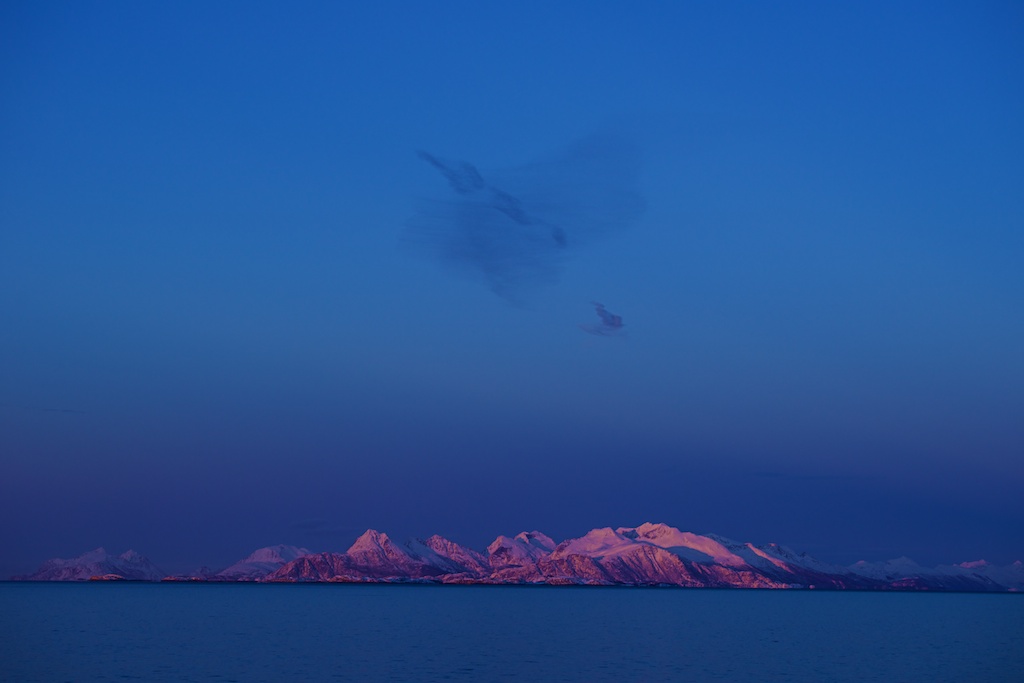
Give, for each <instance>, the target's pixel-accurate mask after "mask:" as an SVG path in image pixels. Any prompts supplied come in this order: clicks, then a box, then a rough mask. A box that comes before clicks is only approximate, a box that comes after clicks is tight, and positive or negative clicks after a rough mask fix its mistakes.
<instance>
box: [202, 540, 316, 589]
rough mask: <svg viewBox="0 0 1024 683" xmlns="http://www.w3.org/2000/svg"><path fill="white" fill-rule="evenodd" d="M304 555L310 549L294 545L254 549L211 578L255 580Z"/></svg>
mask: <svg viewBox="0 0 1024 683" xmlns="http://www.w3.org/2000/svg"><path fill="white" fill-rule="evenodd" d="M303 555H309V551H308V550H306V549H305V548H296V547H295V546H293V545H272V546H268V547H266V548H260V549H259V550H256V551H253V553H252V554H251V555H249V556H248V557H246V558H245V559H242V560H239V561H238V562H235V563H234V564H233V565H231V566H230V567H228V568H227V569H224V570H221V571H219V572H217V573H216V574H215V575H213V577H211V578H212V579H213V580H215V581H255V580H256V579H262V578H263V577H264V576H266V575H267V574H270V573H271V572H274V571H277V570H278V569H280V568H281V567H283V566H284V565H286V564H288V563H289V562H291V561H292V560H294V559H295V558H297V557H302V556H303Z"/></svg>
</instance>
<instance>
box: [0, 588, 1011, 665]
mask: <svg viewBox="0 0 1024 683" xmlns="http://www.w3.org/2000/svg"><path fill="white" fill-rule="evenodd" d="M0 679H2V680H10V681H25V682H26V683H27V682H29V681H128V680H141V681H221V682H226V681H275V682H276V681H286V680H305V681H505V680H509V681H518V680H522V681H721V680H734V681H743V680H754V681H882V680H884V681H888V682H892V681H957V682H962V681H972V682H973V681H1021V680H1024V596H1021V595H981V594H920V593H854V592H847V593H824V592H805V591H800V592H796V591H747V590H685V589H630V588H567V587H558V588H552V587H498V586H417V585H278V584H274V585H252V584H124V583H118V584H43V583H33V584H19V583H3V584H0Z"/></svg>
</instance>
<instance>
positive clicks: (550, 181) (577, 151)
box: [406, 137, 643, 300]
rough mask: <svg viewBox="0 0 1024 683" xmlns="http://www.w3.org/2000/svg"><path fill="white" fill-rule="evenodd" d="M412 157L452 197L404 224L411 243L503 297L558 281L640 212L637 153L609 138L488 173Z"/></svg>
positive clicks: (424, 205)
mask: <svg viewBox="0 0 1024 683" xmlns="http://www.w3.org/2000/svg"><path fill="white" fill-rule="evenodd" d="M417 154H418V156H419V158H420V159H422V160H423V161H425V162H426V163H427V164H429V165H430V166H432V167H434V168H435V169H436V170H437V171H438V172H439V173H440V174H441V175H442V176H443V177H444V178H445V179H446V180H447V181H448V185H449V187H450V189H451V190H452V191H453V192H454V195H455V196H449V197H448V198H445V199H437V200H433V201H423V202H420V204H419V206H418V208H417V211H416V214H415V215H414V216H413V217H412V218H411V219H410V220H409V222H408V224H407V226H406V240H407V242H408V243H410V244H413V245H415V246H417V247H419V248H421V249H423V250H425V251H426V252H427V253H429V254H431V255H432V256H434V257H435V258H437V259H438V260H440V261H441V262H443V263H446V264H448V265H450V266H453V267H456V268H457V269H459V270H462V271H464V272H466V273H468V274H470V275H472V276H475V277H482V278H483V280H484V281H485V282H486V283H487V284H488V286H489V287H490V288H491V289H492V290H493V291H494V292H495V293H497V294H498V295H499V296H502V297H504V298H506V299H509V300H516V299H518V298H520V296H521V295H522V293H523V291H524V290H525V289H526V288H528V287H531V286H534V285H537V284H548V283H551V282H554V281H556V280H557V279H558V275H559V273H560V272H561V267H562V264H563V262H564V260H565V259H566V258H567V257H568V256H569V255H570V254H571V253H572V252H573V251H574V250H575V249H577V248H580V247H582V246H584V245H586V244H587V243H589V242H590V241H592V240H593V239H595V238H597V237H599V236H601V235H602V234H605V233H608V232H612V231H616V230H619V229H621V228H623V227H625V226H627V225H629V224H630V223H631V222H632V221H633V220H635V219H636V218H637V217H638V216H639V215H640V214H641V213H642V212H643V200H642V199H641V198H640V196H639V194H638V193H637V192H636V190H635V189H634V186H635V182H636V175H637V169H638V163H637V161H636V159H637V157H638V155H637V154H636V153H635V151H634V150H633V149H632V147H631V146H630V145H628V144H625V143H623V142H622V141H621V140H618V139H614V138H611V137H593V138H590V139H587V140H584V141H582V142H579V143H576V144H574V145H572V146H570V147H569V148H568V149H567V150H566V151H565V152H563V153H562V154H560V155H558V156H556V157H554V158H553V159H550V160H545V161H539V162H536V163H532V164H528V165H525V166H521V167H518V168H513V169H508V170H504V171H494V172H487V173H484V172H481V171H480V170H479V169H478V168H477V167H476V166H475V165H473V164H470V163H468V162H465V161H451V160H447V159H443V158H441V157H438V156H435V155H433V154H431V153H429V152H424V151H419V152H417Z"/></svg>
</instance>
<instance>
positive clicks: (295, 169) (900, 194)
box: [0, 2, 1024, 574]
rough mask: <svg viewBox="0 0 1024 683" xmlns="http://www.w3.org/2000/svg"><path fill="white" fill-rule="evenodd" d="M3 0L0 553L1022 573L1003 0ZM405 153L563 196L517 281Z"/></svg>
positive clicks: (1016, 12)
mask: <svg viewBox="0 0 1024 683" xmlns="http://www.w3.org/2000/svg"><path fill="white" fill-rule="evenodd" d="M2 12H3V20H2V21H0V26H2V29H0V30H2V32H3V33H2V40H0V88H2V92H3V97H2V98H0V101H2V105H0V319H2V320H3V324H2V325H0V357H2V358H4V359H5V361H4V362H3V363H0V452H2V468H3V476H2V477H0V543H2V544H3V547H4V548H5V553H4V557H3V558H2V562H0V572H3V573H7V574H9V573H14V572H15V571H23V570H27V569H31V567H33V566H34V565H35V564H36V563H38V562H39V561H41V560H43V559H45V558H47V557H51V556H57V555H60V556H72V555H76V554H78V553H80V552H83V551H85V550H88V549H91V548H93V547H96V546H98V545H104V546H106V547H107V548H108V549H110V550H118V551H120V550H123V549H125V548H127V547H133V548H135V549H136V550H139V551H140V552H143V553H144V554H147V555H149V556H150V557H152V558H153V559H154V560H155V561H157V563H158V564H161V563H162V564H163V565H166V566H167V567H169V568H175V569H176V568H178V567H179V566H180V568H182V569H189V568H191V567H192V566H195V565H198V564H199V563H207V564H211V565H213V564H217V563H221V564H227V563H229V562H231V561H233V560H235V559H237V558H238V557H240V556H242V555H244V554H246V553H247V552H249V551H250V550H252V549H253V548H255V547H258V546H262V545H269V544H272V543H280V542H286V543H295V544H304V545H307V546H308V547H310V548H313V549H316V550H328V549H339V550H341V549H344V548H345V547H347V546H348V544H349V543H350V542H351V540H352V539H354V538H355V536H356V535H358V534H359V533H360V532H361V531H363V530H364V529H365V528H367V527H375V528H379V529H381V530H384V531H387V532H389V533H391V534H393V535H396V536H400V537H401V536H404V535H421V536H422V535H428V534H431V533H435V532H436V533H441V534H443V535H446V536H449V537H451V538H452V539H453V540H457V541H459V542H463V543H466V544H469V545H473V546H476V547H482V546H483V545H485V544H486V543H487V542H488V541H490V540H491V539H493V537H494V536H495V535H497V534H498V533H505V534H509V533H515V532H517V531H520V530H523V529H526V528H539V529H541V530H542V531H545V532H546V533H548V534H550V535H552V536H553V537H556V538H558V539H561V538H564V537H569V536H574V535H580V534H582V533H584V532H585V531H587V530H589V529H590V528H592V527H595V526H606V525H611V526H619V525H629V526H632V525H636V524H639V523H641V522H643V521H648V520H650V521H665V522H668V523H670V524H673V525H675V526H679V527H681V528H683V529H686V530H692V531H697V532H707V531H711V532H716V533H720V534H722V535H725V536H730V537H734V538H738V539H741V540H751V541H755V542H768V541H776V542H781V543H786V544H789V545H792V546H793V547H795V548H796V549H798V550H806V551H809V552H811V553H813V554H816V555H818V556H819V557H821V558H822V559H824V560H827V561H835V562H853V561H855V560H858V559H884V558H888V557H895V556H898V555H902V554H907V555H910V556H911V557H913V558H915V559H917V560H918V561H921V562H923V563H932V564H935V563H939V562H954V561H963V560H970V559H977V558H978V557H985V558H986V559H989V560H992V561H999V562H1005V561H1011V560H1014V559H1019V558H1021V556H1022V552H1021V549H1022V548H1024V504H1022V503H1021V502H1020V500H1019V498H1020V496H1019V491H1020V490H1021V489H1022V487H1024V420H1022V419H1021V415H1022V414H1024V353H1021V349H1024V268H1021V267H1020V264H1021V263H1022V262H1024V231H1022V227H1024V200H1022V197H1024V194H1022V193H1021V188H1022V187H1024V161H1022V160H1024V133H1022V131H1024V127H1022V126H1021V125H1020V122H1021V121H1024V88H1022V87H1021V85H1022V83H1021V76H1020V74H1021V73H1024V68H1022V67H1024V51H1022V47H1021V46H1022V43H1021V40H1020V37H1021V31H1022V30H1024V12H1022V10H1021V8H1020V6H1019V5H1017V4H1015V3H973V4H970V5H967V4H964V3H934V2H930V3H899V4H898V6H893V5H892V4H891V3H849V4H841V3H827V4H825V6H823V4H821V3H777V4H773V6H768V5H766V4H764V3H689V2H685V3H683V2H681V3H671V4H665V3H645V4H641V5H640V6H626V5H622V4H618V3H569V2H566V3H522V4H517V5H515V6H506V5H503V4H499V3H468V2H467V3H444V4H443V5H442V6H426V5H420V4H417V3H392V4H388V3H380V4H378V3H375V4H373V6H366V7H361V8H355V7H348V6H341V4H334V3H323V4H319V3H300V4H298V5H289V6H287V7H285V6H280V5H275V4H271V3H267V4H259V3H218V4H216V5H215V6H212V7H210V6H207V4H206V3H195V4H188V3H178V4H174V5H169V6H164V7H159V6H155V5H151V4H143V5H139V4H137V3H35V2H33V3H8V4H7V5H5V7H4V9H3V10H2ZM594 140H597V141H599V142H598V143H597V146H596V150H597V151H596V156H595V157H594V158H593V159H592V160H591V161H587V162H586V164H585V165H584V166H585V167H586V168H587V169H589V170H590V171H593V173H592V175H586V174H584V175H583V176H580V175H579V174H578V169H579V166H576V165H573V164H572V163H567V162H566V159H572V158H574V157H573V152H572V151H571V150H572V149H574V147H573V146H574V145H579V144H580V141H594ZM621 149H627V150H628V151H629V154H627V155H623V154H620V150H621ZM418 150H423V151H427V152H429V153H430V154H433V155H436V156H437V157H438V158H441V159H445V160H448V163H453V164H457V163H459V162H466V163H469V164H472V165H473V166H474V167H475V168H476V169H478V171H479V172H480V174H481V176H482V177H483V178H484V179H485V180H486V181H487V182H488V183H490V184H491V185H490V186H493V187H494V188H497V190H500V191H502V192H506V193H508V194H509V195H510V196H515V197H516V198H517V200H518V199H521V198H523V197H531V196H533V195H538V196H550V197H552V198H553V199H552V201H551V202H550V203H549V204H547V205H545V206H546V207H547V208H546V209H544V208H536V207H537V206H539V205H538V204H528V206H530V207H533V208H531V210H532V211H534V213H533V214H531V215H533V216H538V217H539V218H538V221H539V222H535V223H534V224H532V225H531V226H525V227H524V226H522V225H519V224H514V225H513V224H508V225H505V224H504V223H501V224H500V225H504V226H505V227H506V228H508V229H509V230H510V231H511V233H510V234H513V235H518V234H519V233H516V232H514V231H515V230H518V229H520V228H522V229H524V230H525V229H527V228H529V229H530V230H534V229H537V226H538V225H547V224H548V223H549V222H551V221H553V220H554V219H553V218H551V217H552V216H556V215H557V216H559V218H561V217H562V216H568V219H567V220H568V223H567V225H569V226H570V228H569V229H568V230H567V234H568V241H567V243H566V245H565V246H564V248H558V247H554V246H552V242H550V241H548V242H544V241H543V240H542V239H541V240H540V241H533V242H529V243H528V244H529V245H532V246H529V247H524V246H523V244H527V243H525V242H524V243H516V244H518V245H519V246H512V247H508V248H511V249H513V253H512V255H513V256H515V257H517V258H519V257H521V258H525V259H526V260H527V261H528V262H529V263H530V264H531V265H533V264H535V263H539V262H541V261H537V262H535V261H533V260H532V259H535V258H536V259H541V260H542V263H543V268H542V271H543V277H534V276H533V275H530V274H529V273H527V274H521V273H520V272H519V271H515V272H514V273H513V275H512V276H511V280H510V282H511V285H510V286H509V287H508V288H505V289H504V290H502V291H495V287H494V282H493V279H489V278H488V276H487V275H486V273H485V270H484V268H483V265H484V264H485V260H484V259H483V257H481V256H480V253H481V252H479V251H472V250H471V251H469V252H467V251H465V250H462V251H459V253H460V254H461V256H460V257H458V258H455V259H452V258H450V257H449V258H444V257H442V256H439V253H438V249H437V248H436V247H438V244H437V243H434V244H432V245H430V244H428V245H427V247H428V248H423V246H424V245H423V244H422V242H423V239H422V237H423V233H422V232H420V231H419V229H420V227H421V225H422V222H420V221H419V219H420V218H422V217H423V216H424V215H428V216H429V217H430V221H432V222H431V223H430V227H431V230H433V231H434V232H431V233H430V235H433V236H434V237H437V234H441V238H439V239H440V240H441V242H442V243H443V246H444V247H445V248H448V247H451V246H452V245H453V244H455V245H456V246H460V247H465V246H466V245H467V244H470V243H472V240H473V239H477V238H479V236H480V234H482V233H480V232H479V229H478V228H477V224H476V223H474V222H473V219H472V216H474V215H476V214H475V213H474V211H476V210H477V209H478V208H479V202H478V203H477V204H473V203H472V202H473V201H476V200H473V199H472V198H467V197H464V196H461V195H458V194H457V193H455V192H454V191H453V189H452V187H451V186H450V185H449V184H448V183H447V182H446V180H445V178H444V177H443V176H442V175H441V174H440V173H438V169H437V168H435V167H432V166H431V165H430V164H428V163H424V161H423V160H422V159H421V158H418V157H417V151H418ZM626 157H628V159H629V161H628V163H625V162H622V160H623V159H624V158H626ZM588 159H589V157H588ZM581 177H582V178H583V179H584V180H586V181H587V183H589V182H590V180H591V179H593V180H594V184H593V187H595V188H597V189H596V190H592V191H589V193H588V192H584V193H583V194H582V195H579V196H582V197H583V202H584V204H586V203H587V202H590V204H589V205H587V206H585V207H584V210H582V211H577V210H576V205H575V204H569V203H567V200H566V199H565V197H566V194H565V193H564V191H563V185H565V184H572V183H577V184H583V185H587V187H590V185H588V184H587V183H584V182H581V181H580V178H581ZM490 186H489V187H490ZM510 188H513V189H510ZM531 193H533V194H531ZM618 193H621V196H630V197H632V196H635V197H638V198H640V199H642V206H643V210H642V211H637V212H634V213H631V214H630V215H629V216H628V217H627V218H626V219H623V220H622V221H620V222H618V223H616V224H615V225H613V226H611V227H609V228H608V229H599V228H600V227H601V226H600V225H598V221H596V220H592V219H593V218H594V216H595V215H598V214H599V213H600V212H601V211H603V210H604V209H603V207H604V206H605V205H606V204H604V203H602V202H604V201H605V200H607V199H608V198H609V197H618V196H619V194H618ZM574 196H577V195H574ZM523 201H527V200H526V199H524V200H523ZM559 202H562V203H561V204H560V203H559ZM425 207H426V208H425ZM492 209H493V207H490V208H489V207H488V206H487V205H486V202H485V205H484V207H483V209H481V210H483V211H485V212H486V211H488V210H492ZM549 212H550V213H549ZM488 215H495V214H488ZM602 215H603V214H602ZM467 216H470V218H467ZM498 220H500V221H507V220H508V219H507V216H506V217H501V216H499V217H498ZM460 221H461V222H460ZM544 221H547V222H544ZM495 225H498V224H497V223H496V224H495ZM499 229H502V228H499ZM505 234H506V233H502V235H503V236H504V235H505ZM467 236H468V237H467ZM460 239H468V240H469V241H468V242H467V241H462V242H458V241H457V240H460ZM531 239H532V238H531ZM452 240H456V241H455V242H453V241H452ZM428 241H429V240H428ZM488 244H489V243H488ZM502 244H504V243H502ZM431 247H435V248H431ZM502 248H505V247H502ZM532 249H537V250H539V251H536V252H535V251H531V250H532ZM488 253H490V252H488ZM467 254H468V255H467ZM501 255H502V256H508V255H509V252H502V254H501ZM531 272H532V271H531ZM594 301H597V302H600V303H602V304H604V305H605V306H606V307H607V309H608V310H609V311H611V312H613V313H615V314H617V315H620V316H622V319H623V322H624V327H623V331H624V332H625V334H622V335H619V334H616V335H610V336H597V335H590V334H587V333H586V332H585V330H584V329H582V328H581V326H592V325H595V324H597V323H598V322H599V321H598V318H597V316H596V315H595V312H594V309H593V306H592V303H591V302H594Z"/></svg>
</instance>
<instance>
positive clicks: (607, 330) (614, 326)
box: [580, 301, 626, 337]
mask: <svg viewBox="0 0 1024 683" xmlns="http://www.w3.org/2000/svg"><path fill="white" fill-rule="evenodd" d="M591 303H592V304H593V305H594V311H595V312H596V313H597V317H598V318H600V319H601V322H600V323H598V324H596V325H580V329H581V330H583V331H584V332H587V333H588V334H595V335H598V336H601V337H618V336H623V335H625V334H626V331H625V330H624V329H623V327H625V326H624V325H623V323H622V316H621V315H615V314H614V313H612V312H610V311H609V310H608V309H607V308H605V307H604V304H601V303H598V302H596V301H592V302H591Z"/></svg>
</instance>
